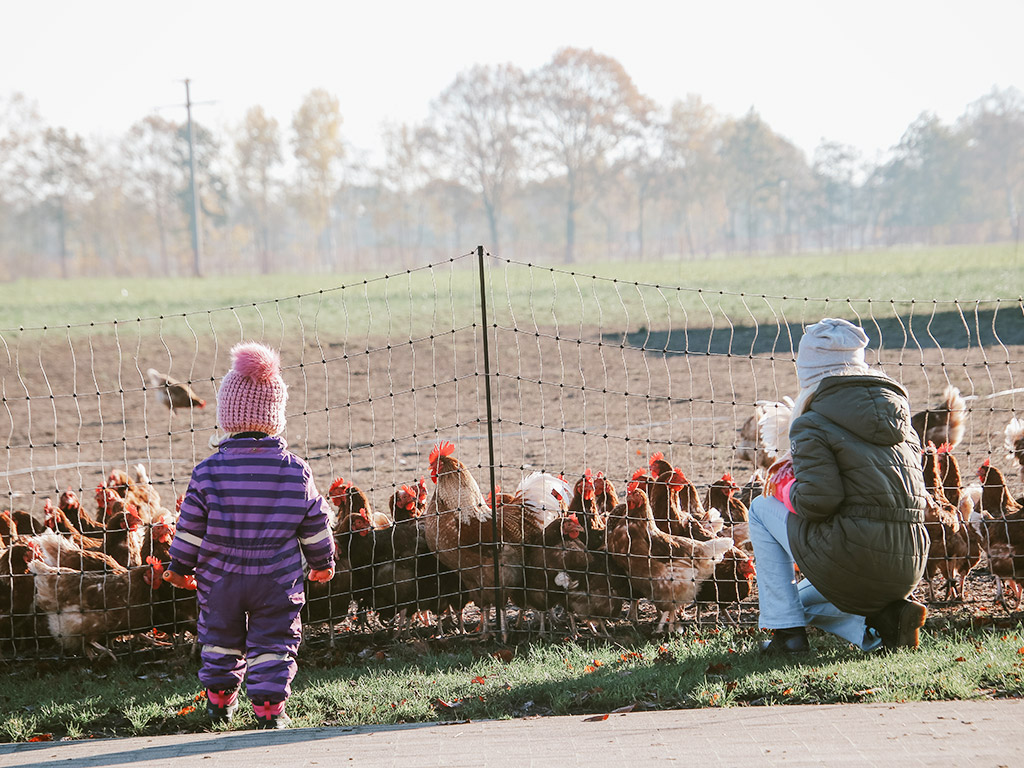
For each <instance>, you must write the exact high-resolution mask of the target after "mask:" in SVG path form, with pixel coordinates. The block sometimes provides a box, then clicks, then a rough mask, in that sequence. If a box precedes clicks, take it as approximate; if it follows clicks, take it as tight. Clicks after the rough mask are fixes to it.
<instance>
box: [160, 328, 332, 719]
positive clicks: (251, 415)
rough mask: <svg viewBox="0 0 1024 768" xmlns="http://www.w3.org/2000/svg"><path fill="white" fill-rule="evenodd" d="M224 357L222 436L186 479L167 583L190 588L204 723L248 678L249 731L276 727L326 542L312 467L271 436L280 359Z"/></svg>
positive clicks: (280, 421)
mask: <svg viewBox="0 0 1024 768" xmlns="http://www.w3.org/2000/svg"><path fill="white" fill-rule="evenodd" d="M231 354H232V358H233V365H232V369H231V370H230V371H229V372H228V374H227V375H226V376H225V377H224V380H223V382H222V383H221V387H220V391H219V392H218V395H217V421H218V423H219V424H220V427H221V429H223V430H224V431H225V432H227V433H228V437H227V438H226V439H224V440H222V441H221V442H220V443H219V445H218V450H217V452H216V453H214V454H213V455H212V456H210V457H208V458H206V459H205V460H203V461H201V462H200V463H199V464H198V465H197V466H196V468H195V469H194V470H193V472H192V479H191V482H190V483H189V486H188V490H187V491H186V492H185V498H184V500H183V501H182V503H181V515H180V517H179V518H178V524H177V531H176V533H175V536H174V542H173V543H172V544H171V551H170V556H171V564H170V567H169V568H168V569H167V571H166V572H165V578H166V579H167V580H168V581H170V582H172V583H175V584H177V585H179V586H184V585H190V584H193V583H194V584H195V585H196V587H197V588H198V595H197V596H198V599H199V625H198V632H199V643H200V645H201V653H202V666H201V667H200V669H199V680H200V682H201V683H203V685H205V686H206V688H207V692H206V693H207V712H208V714H209V715H210V718H211V719H212V720H214V721H215V722H216V721H226V720H230V719H231V716H232V715H233V714H234V712H235V710H236V709H237V706H238V704H237V700H238V689H239V687H240V685H241V683H242V679H243V677H245V678H246V693H247V694H248V696H249V699H250V700H251V701H252V704H253V710H254V712H255V714H256V722H257V725H258V727H261V728H267V727H275V728H282V727H284V726H285V724H286V723H287V720H288V718H287V716H286V715H285V714H284V704H285V701H286V700H287V699H288V695H289V693H290V692H291V682H292V678H294V677H295V669H296V654H297V652H298V647H299V641H300V639H301V631H302V626H301V620H300V618H299V611H300V610H301V608H302V605H303V603H304V602H305V592H304V590H303V570H302V556H305V559H306V562H307V563H308V564H309V566H310V568H311V569H312V570H311V571H310V574H309V578H311V579H313V580H315V581H328V580H330V578H331V577H332V576H333V575H334V540H333V538H332V537H331V533H330V528H329V524H328V515H327V510H328V508H327V502H326V500H325V499H324V498H323V497H322V496H321V495H320V494H319V493H318V492H317V489H316V485H315V484H314V482H313V476H312V474H311V472H310V468H309V465H307V464H306V462H305V461H303V460H302V459H300V458H299V457H298V456H296V455H295V454H293V453H291V452H290V451H288V450H287V444H286V443H285V441H284V439H283V438H281V437H280V436H279V435H280V433H281V432H282V431H283V430H284V425H285V402H286V400H287V389H286V387H285V384H284V380H283V379H282V378H281V373H280V361H279V358H278V355H277V353H276V352H275V351H274V350H271V349H269V348H267V347H265V346H263V345H261V344H255V343H248V344H238V345H236V346H235V347H234V348H233V349H232V350H231ZM192 573H194V574H195V576H194V581H193V579H192V578H191V576H190V574H192Z"/></svg>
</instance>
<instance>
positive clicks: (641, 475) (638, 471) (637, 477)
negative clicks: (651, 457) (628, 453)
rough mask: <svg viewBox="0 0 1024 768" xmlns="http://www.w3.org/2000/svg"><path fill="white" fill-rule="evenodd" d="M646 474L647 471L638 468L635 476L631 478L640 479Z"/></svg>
mask: <svg viewBox="0 0 1024 768" xmlns="http://www.w3.org/2000/svg"><path fill="white" fill-rule="evenodd" d="M645 474H647V473H646V472H645V471H644V470H642V469H638V470H637V471H636V472H634V473H633V477H631V478H630V480H639V479H640V478H641V477H643V476H644V475H645Z"/></svg>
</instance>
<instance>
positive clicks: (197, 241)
mask: <svg viewBox="0 0 1024 768" xmlns="http://www.w3.org/2000/svg"><path fill="white" fill-rule="evenodd" d="M185 112H186V114H187V115H188V171H189V177H188V178H189V183H188V186H189V191H190V192H191V194H192V256H193V259H194V261H193V271H194V272H195V276H196V277H200V276H202V274H203V271H202V263H203V240H202V238H201V237H200V234H199V228H200V226H201V224H200V221H201V220H200V218H199V214H200V209H199V191H198V190H197V189H196V151H195V145H194V142H193V141H192V96H191V93H190V91H189V80H188V78H185Z"/></svg>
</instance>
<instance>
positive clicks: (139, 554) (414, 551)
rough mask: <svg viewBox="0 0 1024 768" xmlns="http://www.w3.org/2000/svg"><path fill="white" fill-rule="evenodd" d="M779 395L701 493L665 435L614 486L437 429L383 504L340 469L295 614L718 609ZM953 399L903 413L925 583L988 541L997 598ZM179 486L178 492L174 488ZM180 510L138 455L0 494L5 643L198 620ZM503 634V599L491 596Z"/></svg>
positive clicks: (669, 626)
mask: <svg viewBox="0 0 1024 768" xmlns="http://www.w3.org/2000/svg"><path fill="white" fill-rule="evenodd" d="M791 405H792V404H791V403H790V402H782V403H758V404H757V406H756V408H755V414H754V415H753V416H752V417H751V420H750V421H749V422H748V424H747V425H745V426H744V429H743V430H741V439H740V445H739V449H740V450H739V453H740V456H741V457H746V458H747V459H749V460H750V461H752V462H753V463H754V473H753V476H752V478H751V481H750V482H748V483H747V484H746V485H745V486H744V487H742V488H741V487H740V486H738V485H737V484H736V483H735V482H734V481H733V480H732V478H731V477H730V476H729V475H724V476H723V477H722V478H720V479H719V480H717V481H715V482H713V483H711V484H710V486H708V487H707V489H706V491H705V492H704V493H703V494H701V493H700V492H699V491H698V489H697V487H696V486H695V485H694V484H693V483H692V482H690V481H689V480H688V479H687V477H686V475H685V474H684V472H683V471H682V470H681V469H679V468H678V467H675V466H673V465H672V464H671V463H670V462H669V461H668V460H667V459H666V458H665V457H664V456H663V455H662V454H661V453H656V454H654V455H653V456H651V457H650V460H649V462H648V464H647V466H646V467H644V468H642V469H638V470H637V471H636V472H635V473H634V474H633V475H632V477H631V478H630V479H629V480H628V481H627V482H626V484H625V487H624V489H622V496H621V497H620V495H619V491H618V490H617V489H616V486H615V484H614V483H613V482H612V481H611V480H610V479H609V478H608V477H606V476H605V475H604V474H603V473H601V472H597V473H594V472H592V471H591V470H590V469H586V470H584V471H583V473H582V475H581V476H580V477H579V479H578V480H577V481H576V482H575V485H570V484H569V483H567V482H566V481H565V480H564V479H563V478H562V477H559V476H554V475H551V474H548V473H541V472H535V473H533V474H531V475H529V476H528V477H526V478H525V479H524V480H523V481H522V482H521V483H520V485H519V486H518V488H517V489H516V491H515V493H512V494H508V493H501V492H500V489H496V490H497V494H496V498H493V499H492V498H489V497H485V496H484V494H483V492H482V491H481V489H480V486H479V484H478V483H477V481H476V479H475V478H474V477H473V475H472V474H471V472H470V471H469V469H468V468H467V467H466V465H465V464H464V463H463V462H461V461H460V460H459V459H458V458H457V457H456V456H455V447H454V445H452V443H449V442H445V443H440V444H438V445H437V446H435V448H434V450H433V451H432V452H431V454H430V459H429V462H430V478H431V482H432V485H433V491H432V492H430V491H429V490H428V485H427V481H426V479H425V478H420V480H419V481H418V482H413V483H412V484H410V485H403V486H401V487H400V488H398V489H397V490H396V491H395V493H394V494H393V495H392V496H391V497H390V499H389V501H388V505H387V506H388V509H387V511H386V512H384V511H378V510H375V509H374V508H373V506H372V504H371V502H370V499H369V497H368V496H367V494H366V493H365V492H364V491H363V490H361V489H360V488H359V487H357V486H356V485H354V484H352V483H351V482H348V481H346V480H344V479H342V478H338V479H337V480H335V481H334V483H333V484H331V486H330V488H329V490H328V493H327V497H328V499H329V501H330V504H331V506H332V508H333V509H334V510H336V511H335V512H334V515H333V519H332V529H333V535H334V540H335V543H336V545H337V547H336V549H337V553H336V563H335V566H336V568H335V570H336V573H335V576H334V578H333V579H332V580H331V581H329V582H327V583H322V584H321V583H313V582H308V583H307V585H306V595H307V601H306V606H305V609H304V610H305V613H304V621H305V622H306V623H319V622H326V623H328V625H329V626H330V627H331V632H332V637H333V629H334V624H335V623H336V622H338V621H341V620H343V619H347V618H351V619H352V621H353V622H355V623H363V622H366V620H367V617H368V615H369V614H370V613H371V612H372V613H376V614H377V616H378V617H379V619H380V621H381V622H383V623H390V624H392V625H393V626H394V629H395V630H396V631H397V632H404V631H406V630H407V629H408V627H409V626H410V625H411V623H412V622H413V620H414V619H420V620H422V621H429V620H430V618H431V615H433V616H434V617H436V620H437V621H438V622H440V621H441V620H442V618H443V617H444V616H446V615H450V616H451V617H452V618H453V619H454V620H455V621H457V622H458V624H459V626H460V627H461V628H462V629H465V627H464V625H463V622H462V616H463V609H464V608H465V607H466V606H467V605H468V604H469V603H474V604H475V605H476V606H477V607H478V608H479V609H480V617H481V618H480V625H481V632H483V633H485V634H486V633H489V632H490V619H489V617H490V608H504V607H505V605H506V603H507V601H511V602H512V603H513V604H514V605H515V606H517V607H518V608H519V609H520V611H519V620H520V621H523V619H524V616H525V615H526V614H527V611H526V610H525V609H532V611H533V612H535V613H536V615H537V616H539V621H540V629H541V631H542V632H543V631H544V627H545V624H546V620H547V618H548V617H549V616H550V617H551V618H552V619H553V620H560V617H561V616H564V617H565V620H567V621H568V622H569V625H570V631H571V632H572V633H573V634H575V633H577V632H578V630H579V623H580V622H582V623H583V624H585V625H587V626H589V627H590V628H591V630H592V631H594V632H599V631H607V627H606V622H607V621H609V620H614V619H619V618H622V617H623V615H624V612H625V611H626V606H627V605H628V606H629V612H628V618H632V619H636V618H637V616H638V606H639V605H640V604H641V601H642V600H643V601H646V602H647V603H649V604H650V605H653V607H654V608H655V609H657V612H658V615H659V621H658V624H657V631H659V632H661V631H667V632H671V631H674V630H675V629H676V628H677V626H678V624H677V623H678V621H679V617H680V615H681V612H682V610H683V609H684V608H686V607H688V606H690V605H692V604H694V603H697V605H698V606H701V605H707V604H710V605H716V606H718V607H719V608H724V607H725V606H728V605H731V604H733V603H737V602H739V601H741V600H743V599H744V598H746V597H747V596H748V595H749V594H750V593H751V591H752V589H753V586H754V583H755V573H754V561H753V552H752V549H751V546H750V542H749V538H748V536H747V506H746V505H747V503H749V500H750V498H751V497H752V496H754V495H756V494H757V493H759V492H760V488H761V484H762V483H763V481H764V472H765V468H766V467H768V466H770V464H771V463H772V462H773V461H774V460H775V458H776V457H777V456H778V455H779V453H780V452H781V451H783V450H785V434H786V432H787V429H786V426H787V424H788V418H789V413H790V406H791ZM965 415H966V409H965V406H964V401H963V399H962V398H961V397H960V395H959V392H958V391H956V390H955V388H952V387H951V388H950V389H949V390H947V392H946V394H945V396H944V399H943V402H942V403H941V404H940V405H939V406H936V407H933V408H931V409H928V410H926V411H922V412H921V413H918V414H915V416H914V426H915V428H916V429H917V430H918V432H919V434H920V435H921V438H922V444H924V445H925V446H926V448H925V449H924V450H923V452H922V466H923V469H924V476H925V484H926V486H927V489H928V493H929V507H928V510H927V514H926V524H927V526H928V530H929V534H930V536H931V551H930V553H929V560H928V571H927V574H926V586H927V589H928V592H929V595H930V596H931V597H932V598H933V599H934V596H935V593H934V591H933V581H934V579H935V577H942V584H941V586H942V587H944V589H945V595H944V599H946V600H949V599H953V598H957V599H963V598H964V597H965V579H966V577H967V574H968V573H969V572H970V571H971V570H972V569H973V568H975V567H976V566H978V565H979V563H981V562H982V561H983V559H984V560H987V564H988V568H989V570H990V572H991V573H992V574H993V575H994V576H995V577H996V579H997V584H998V599H999V600H1000V601H1001V602H1002V603H1003V604H1004V605H1006V604H1007V593H1008V592H1009V593H1010V594H1011V595H1012V597H1013V598H1014V600H1015V604H1016V606H1017V607H1019V605H1020V602H1021V593H1022V589H1021V585H1022V582H1024V525H1017V523H1024V507H1022V502H1024V499H1018V500H1016V501H1015V500H1014V499H1013V497H1012V495H1011V494H1010V491H1009V490H1008V488H1007V484H1006V479H1005V477H1004V475H1003V473H1002V472H1000V470H999V469H997V468H996V467H994V466H992V464H991V463H990V462H989V461H985V462H984V464H982V466H981V467H980V468H979V470H978V482H977V483H973V484H970V485H965V484H964V483H963V479H962V476H961V473H960V468H959V465H958V462H957V460H956V458H955V456H954V450H955V447H956V445H957V444H958V443H959V442H960V440H961V439H962V437H963V433H964V418H965ZM1005 439H1006V446H1007V450H1008V453H1009V455H1008V458H1010V459H1011V460H1013V461H1015V462H1016V463H1017V464H1018V465H1019V466H1020V467H1021V477H1022V479H1024V421H1021V420H1019V419H1013V420H1012V421H1011V422H1010V423H1009V424H1008V425H1007V427H1006V435H1005ZM178 503H180V500H179V502H178ZM174 506H175V509H173V510H172V509H170V508H168V507H166V506H164V504H163V502H162V500H161V498H160V495H159V493H158V492H157V490H156V488H155V487H154V486H153V485H152V483H151V482H150V481H149V478H148V476H147V474H146V471H145V468H144V467H143V466H142V465H138V466H137V467H136V468H135V477H134V478H131V477H129V476H128V474H127V473H126V472H124V471H122V470H115V471H113V472H111V473H110V475H109V476H108V477H107V478H106V479H105V480H104V482H103V483H102V484H101V485H99V486H98V487H97V489H96V510H97V511H96V513H95V514H90V513H89V512H87V511H86V510H85V509H84V508H83V505H82V503H81V501H80V499H79V498H78V497H77V496H76V494H75V493H74V492H73V491H72V490H71V489H68V490H67V491H65V492H64V493H62V494H61V495H60V497H59V500H58V503H57V504H56V505H53V504H52V502H51V501H50V500H49V499H48V500H46V503H45V509H44V515H45V517H44V519H43V520H42V521H40V520H38V519H37V518H36V517H35V516H33V515H32V514H30V513H28V512H25V511H20V510H15V511H13V512H12V511H3V512H0V541H2V544H0V641H3V642H4V643H6V644H8V645H10V644H12V643H13V645H14V647H15V648H18V647H25V644H27V643H29V642H32V643H35V642H39V641H40V640H42V639H44V638H48V637H52V638H53V639H55V640H56V641H57V642H58V643H59V644H60V646H61V647H62V648H63V649H64V650H65V651H68V652H82V651H85V652H86V653H92V652H94V651H97V650H98V651H106V652H109V651H107V648H106V647H105V646H104V645H103V644H102V643H103V642H105V640H106V639H108V638H111V637H116V636H118V635H124V634H127V633H135V635H136V636H137V637H139V638H141V639H142V640H144V641H146V642H150V643H154V644H158V643H161V642H163V641H162V640H161V638H162V637H164V636H165V633H170V632H180V631H184V630H189V629H194V626H195V621H196V614H197V611H196V601H195V593H194V592H190V591H188V590H179V589H176V588H174V587H172V586H171V585H170V584H168V583H166V582H164V581H162V579H161V578H160V577H161V573H162V570H163V568H164V567H165V566H166V564H167V561H168V550H169V547H170V543H171V541H172V540H173V536H174V530H175V521H176V518H177V508H176V507H177V504H176V505H174ZM495 613H496V616H497V619H498V622H499V626H500V630H501V632H502V634H504V633H505V632H506V631H507V628H506V627H505V625H504V621H505V616H506V612H505V611H504V610H497V611H496V612H495Z"/></svg>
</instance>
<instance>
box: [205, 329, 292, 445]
mask: <svg viewBox="0 0 1024 768" xmlns="http://www.w3.org/2000/svg"><path fill="white" fill-rule="evenodd" d="M231 357H232V366H231V370H230V371H228V372H227V375H226V376H225V377H224V380H223V381H222V382H221V385H220V391H219V392H218V393H217V423H218V424H220V428H221V429H223V430H224V431H225V432H227V433H228V434H235V433H238V432H266V433H267V434H268V435H277V434H280V433H281V432H282V431H284V423H285V415H284V407H285V403H287V402H288V388H287V387H286V386H285V383H284V379H282V378H281V358H280V356H279V355H278V353H277V351H276V350H273V349H271V348H270V347H265V346H264V345H262V344H258V343H256V342H247V343H242V344H236V345H235V346H234V347H232V348H231Z"/></svg>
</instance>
